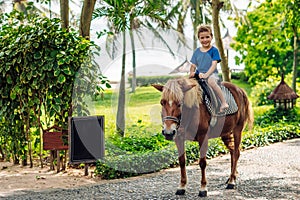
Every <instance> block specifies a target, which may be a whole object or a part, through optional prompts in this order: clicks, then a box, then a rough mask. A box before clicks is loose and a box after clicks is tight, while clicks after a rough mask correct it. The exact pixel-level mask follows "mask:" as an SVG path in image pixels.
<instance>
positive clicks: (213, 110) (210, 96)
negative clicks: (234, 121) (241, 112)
mask: <svg viewBox="0 0 300 200" xmlns="http://www.w3.org/2000/svg"><path fill="white" fill-rule="evenodd" d="M197 80H198V83H199V85H200V86H201V88H202V91H203V99H204V103H205V105H206V107H207V109H208V111H209V113H210V114H211V116H212V118H216V117H223V116H227V115H231V114H234V113H236V112H237V111H238V106H237V104H236V102H235V100H234V98H233V96H232V94H231V92H230V91H229V90H228V89H227V88H226V87H225V86H223V85H222V84H221V83H220V82H218V84H219V86H220V88H221V90H222V92H223V95H224V97H225V99H226V102H227V103H228V105H229V107H228V108H227V109H225V110H224V112H219V110H220V106H221V101H220V99H219V97H218V96H217V95H216V93H215V92H214V91H213V89H212V88H211V87H210V86H209V85H208V84H207V81H206V80H205V79H197ZM215 120H216V119H215ZM215 120H211V125H214V124H215V123H214V122H212V121H215Z"/></svg>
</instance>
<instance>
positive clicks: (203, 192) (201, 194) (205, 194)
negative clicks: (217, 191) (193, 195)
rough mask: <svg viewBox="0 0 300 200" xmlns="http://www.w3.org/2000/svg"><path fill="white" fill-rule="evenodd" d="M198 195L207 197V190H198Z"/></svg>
mask: <svg viewBox="0 0 300 200" xmlns="http://www.w3.org/2000/svg"><path fill="white" fill-rule="evenodd" d="M198 196H199V197H207V191H206V190H205V191H200V192H199V195H198Z"/></svg>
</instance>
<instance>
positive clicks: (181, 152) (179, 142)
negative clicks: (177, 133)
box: [175, 137, 187, 195]
mask: <svg viewBox="0 0 300 200" xmlns="http://www.w3.org/2000/svg"><path fill="white" fill-rule="evenodd" d="M175 143H176V146H177V149H178V160H179V166H180V184H179V187H178V189H177V191H176V195H184V194H185V190H186V183H187V175H186V167H185V163H186V159H185V149H184V139H183V138H179V137H178V138H176V139H175Z"/></svg>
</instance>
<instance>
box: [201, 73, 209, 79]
mask: <svg viewBox="0 0 300 200" xmlns="http://www.w3.org/2000/svg"><path fill="white" fill-rule="evenodd" d="M199 78H204V79H206V78H208V75H207V73H205V74H203V73H200V74H199Z"/></svg>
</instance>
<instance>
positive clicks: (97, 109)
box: [87, 80, 251, 135]
mask: <svg viewBox="0 0 300 200" xmlns="http://www.w3.org/2000/svg"><path fill="white" fill-rule="evenodd" d="M232 82H233V83H234V84H236V85H238V86H239V87H241V88H243V89H245V91H246V92H247V93H248V96H249V93H250V91H251V88H250V87H249V85H248V84H247V83H243V82H240V81H236V80H234V81H232ZM117 95H118V92H117V90H114V89H110V90H106V91H105V92H104V96H103V99H102V98H101V97H98V98H97V101H92V100H91V99H90V98H89V99H87V104H88V105H89V110H90V112H91V115H104V116H105V128H106V133H113V132H114V130H115V123H116V121H115V118H116V113H117V105H118V99H117ZM126 95H127V96H126V97H127V98H126V127H131V126H149V127H152V128H153V131H152V132H160V129H161V117H160V111H161V106H160V104H159V102H160V97H161V93H160V92H159V91H157V90H156V89H154V88H153V87H152V86H148V87H138V88H137V89H136V92H135V93H130V92H129V90H128V91H127V94H126ZM128 134H131V133H127V135H128Z"/></svg>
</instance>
